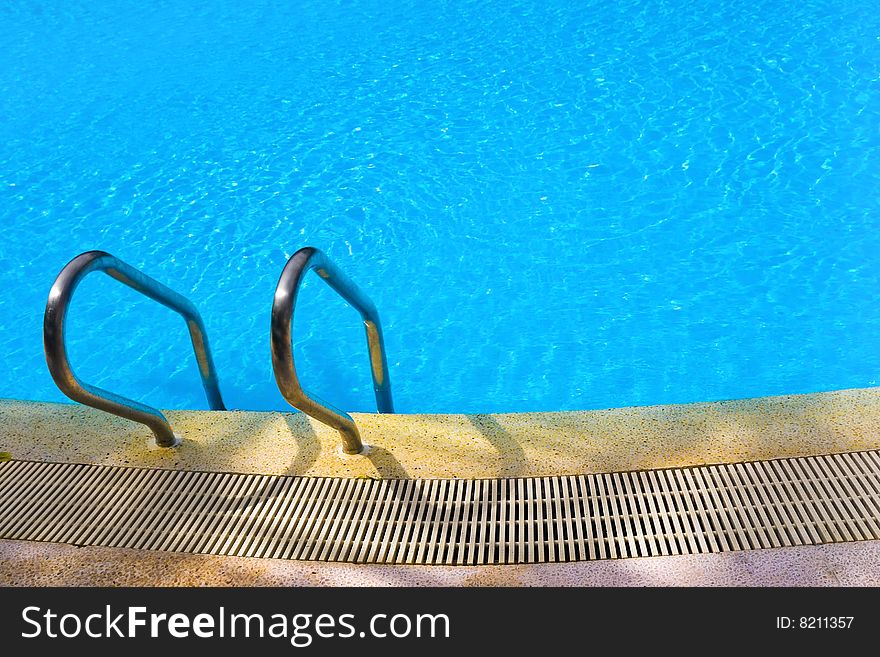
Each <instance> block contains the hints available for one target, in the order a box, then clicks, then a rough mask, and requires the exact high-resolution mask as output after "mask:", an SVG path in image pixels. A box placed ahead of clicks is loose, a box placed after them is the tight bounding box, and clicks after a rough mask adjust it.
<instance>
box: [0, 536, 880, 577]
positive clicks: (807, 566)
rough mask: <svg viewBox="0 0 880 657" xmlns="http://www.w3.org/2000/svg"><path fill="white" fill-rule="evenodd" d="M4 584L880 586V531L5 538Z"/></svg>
mask: <svg viewBox="0 0 880 657" xmlns="http://www.w3.org/2000/svg"><path fill="white" fill-rule="evenodd" d="M0 585H3V586H59V585H63V586H880V541H865V542H861V543H839V544H831V545H817V546H805V547H792V548H776V549H770V550H755V551H750V552H726V553H721V554H701V555H688V556H675V557H648V558H640V559H616V560H609V561H581V562H576V563H563V564H533V565H527V566H450V567H445V566H378V565H356V564H343V563H323V562H314V561H281V560H276V559H247V558H243V557H215V556H205V555H190V554H171V553H168V552H145V551H139V550H127V549H119V548H92V547H84V548H77V547H74V546H71V545H59V544H54V543H31V542H27V541H3V540H0Z"/></svg>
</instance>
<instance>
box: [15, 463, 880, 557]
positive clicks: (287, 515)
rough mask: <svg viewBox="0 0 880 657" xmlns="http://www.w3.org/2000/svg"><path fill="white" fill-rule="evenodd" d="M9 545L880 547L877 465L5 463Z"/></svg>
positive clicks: (543, 549) (335, 552)
mask: <svg viewBox="0 0 880 657" xmlns="http://www.w3.org/2000/svg"><path fill="white" fill-rule="evenodd" d="M0 508H2V514H0V538H6V539H23V540H32V541H54V542H61V543H71V544H74V545H93V546H106V547H126V548H138V549H145V550H164V551H173V552H189V553H200V554H220V555H237V556H245V557H265V558H275V559H310V560H319V561H348V562H358V563H413V564H467V565H476V564H512V563H539V562H550V561H576V560H586V559H615V558H623V557H637V556H651V555H669V554H695V553H706V552H726V551H730V550H750V549H758V548H769V547H781V546H790V545H808V544H818V543H832V542H840V541H859V540H866V539H880V453H878V452H877V451H866V452H852V453H847V454H835V455H830V456H815V457H803V458H789V459H778V460H770V461H757V462H751V463H734V464H728V465H710V466H699V467H692V468H672V469H666V470H649V471H639V472H615V473H609V474H598V475H579V476H557V477H540V478H528V479H491V480H490V479H480V480H462V479H454V480H444V479H413V480H368V479H333V478H304V477H285V476H265V475H246V474H229V473H213V472H185V471H174V470H148V469H141V468H125V467H111V466H97V465H76V464H64V463H43V462H34V461H10V462H6V463H0Z"/></svg>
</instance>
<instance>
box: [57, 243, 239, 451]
mask: <svg viewBox="0 0 880 657" xmlns="http://www.w3.org/2000/svg"><path fill="white" fill-rule="evenodd" d="M93 271H101V272H104V273H105V274H107V275H108V276H110V277H111V278H113V279H115V280H117V281H119V282H120V283H123V284H124V285H127V286H128V287H130V288H132V289H133V290H136V291H138V292H140V293H141V294H143V295H144V296H147V297H149V298H150V299H152V300H153V301H158V302H159V303H161V304H162V305H163V306H167V307H168V308H170V309H171V310H173V311H175V312H177V313H178V314H180V315H181V316H183V318H184V319H185V320H186V325H187V327H188V328H189V336H190V339H191V340H192V345H193V349H194V350H195V353H196V360H197V361H198V365H199V374H201V377H202V385H203V386H204V388H205V394H206V395H207V396H208V403H209V404H210V406H211V408H212V409H213V410H215V411H222V410H225V406H224V405H223V399H222V397H221V396H220V387H219V385H218V383H217V372H216V370H215V369H214V361H213V359H212V358H211V350H210V348H209V347H208V336H207V335H206V334H205V325H204V323H203V322H202V318H201V316H200V315H199V312H198V311H197V310H196V308H195V306H194V305H193V304H192V303H190V302H189V300H187V299H186V298H185V297H183V296H182V295H180V294H178V293H177V292H175V291H174V290H171V289H170V288H167V287H165V286H164V285H162V284H161V283H159V282H158V281H155V280H153V279H152V278H150V277H149V276H147V275H146V274H143V273H142V272H140V271H138V270H137V269H135V268H134V267H132V266H131V265H127V264H125V263H124V262H122V261H121V260H119V259H118V258H115V257H113V256H112V255H110V254H109V253H105V252H104V251H87V252H86V253H82V254H80V255H78V256H77V257H75V258H74V259H73V260H71V261H70V262H69V263H67V265H66V266H65V267H64V269H62V270H61V272H60V273H59V274H58V278H56V279H55V283H54V284H53V285H52V290H51V291H50V292H49V300H48V301H47V302H46V314H45V316H44V318H43V349H44V350H45V352H46V363H47V364H48V365H49V372H51V374H52V378H53V379H54V380H55V384H56V385H57V386H58V387H59V388H60V389H61V392H63V393H64V394H65V395H67V396H68V397H70V398H71V399H73V400H74V401H78V402H80V403H82V404H86V405H87V406H92V407H94V408H97V409H100V410H102V411H106V412H108V413H112V414H114V415H118V416H120V417H124V418H127V419H129V420H134V421H135V422H140V423H141V424H145V425H147V426H148V427H149V428H150V430H151V431H152V432H153V433H154V434H155V436H156V444H158V445H159V446H160V447H175V446H176V445H179V444H180V440H181V438H180V436H178V435H177V434H175V433H174V431H173V430H172V429H171V425H170V424H169V423H168V420H167V419H166V418H165V416H164V415H163V414H162V412H161V411H159V410H158V409H155V408H153V407H152V406H147V405H146V404H141V403H140V402H136V401H134V400H132V399H128V398H126V397H122V396H121V395H117V394H114V393H112V392H109V391H107V390H103V389H101V388H98V387H96V386H91V385H89V384H87V383H83V382H82V381H80V380H79V379H78V378H77V376H76V375H75V374H74V373H73V369H72V368H71V367H70V361H69V360H68V358H67V345H66V341H65V320H66V319H67V310H68V308H69V306H70V301H71V299H72V298H73V293H74V291H75V290H76V287H77V286H78V285H79V284H80V282H81V281H82V279H83V278H85V277H86V276H88V275H89V274H90V273H92V272H93Z"/></svg>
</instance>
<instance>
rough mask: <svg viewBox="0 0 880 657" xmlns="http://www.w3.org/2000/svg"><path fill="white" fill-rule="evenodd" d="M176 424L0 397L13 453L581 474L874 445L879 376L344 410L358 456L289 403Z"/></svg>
mask: <svg viewBox="0 0 880 657" xmlns="http://www.w3.org/2000/svg"><path fill="white" fill-rule="evenodd" d="M168 417H169V419H170V420H171V422H172V425H173V426H174V428H175V430H176V431H178V432H180V433H182V434H183V435H184V437H185V442H184V444H183V445H182V446H181V447H180V448H177V449H173V450H169V449H159V448H156V447H155V446H154V444H153V441H152V436H151V435H150V433H149V431H147V430H146V429H145V428H144V427H143V426H141V425H139V424H136V423H134V422H129V421H127V420H123V419H120V418H116V417H114V416H111V415H108V414H106V413H101V412H99V411H96V410H93V409H90V408H87V407H83V406H79V405H69V404H47V403H35V402H21V401H14V400H6V401H0V452H11V454H12V456H13V458H17V459H32V460H47V461H65V462H76V463H100V464H108V465H136V466H146V467H163V468H178V469H197V470H219V471H228V472H256V473H262V474H293V475H311V476H343V477H350V476H369V477H384V478H406V477H459V478H464V477H467V478H478V477H512V476H545V475H554V474H586V473H594V472H610V471H619V470H637V469H646V468H663V467H674V466H684V465H698V464H705V463H724V462H733V461H745V460H755V459H764V458H772V457H780V456H804V455H810V454H828V453H834V452H842V451H853V450H862V449H875V448H880V388H866V389H855V390H840V391H835V392H828V393H819V394H811V395H789V396H781V397H765V398H760V399H746V400H737V401H726V402H712V403H700V404H684V405H674V406H648V407H636V408H619V409H610V410H602V411H585V412H564V413H522V414H501V415H376V414H363V413H359V414H354V417H355V420H356V421H357V423H358V426H359V427H360V429H361V432H362V434H363V437H364V440H365V442H367V443H368V444H370V445H371V446H372V449H371V451H370V453H369V454H368V455H367V456H352V457H347V456H343V455H341V454H340V451H339V445H340V441H339V436H338V434H337V433H336V432H335V431H334V430H332V429H330V428H328V427H325V426H323V425H321V424H320V423H317V422H313V421H312V420H311V419H310V418H308V417H306V416H304V415H302V414H299V413H257V412H243V411H228V412H217V411H202V412H199V411H169V412H168Z"/></svg>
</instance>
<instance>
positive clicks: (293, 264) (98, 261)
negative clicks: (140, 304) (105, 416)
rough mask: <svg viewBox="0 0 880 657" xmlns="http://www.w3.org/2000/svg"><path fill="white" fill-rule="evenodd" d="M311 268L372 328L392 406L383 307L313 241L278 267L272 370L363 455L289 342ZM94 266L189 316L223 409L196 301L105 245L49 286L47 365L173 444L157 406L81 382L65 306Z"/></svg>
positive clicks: (377, 378)
mask: <svg viewBox="0 0 880 657" xmlns="http://www.w3.org/2000/svg"><path fill="white" fill-rule="evenodd" d="M312 270H314V271H315V272H316V273H317V274H318V276H319V277H320V278H321V279H322V280H323V281H325V282H326V283H327V284H328V285H329V286H330V287H331V288H333V290H335V291H336V292H337V293H338V294H339V295H340V296H341V297H342V298H343V299H345V300H346V301H347V302H348V303H349V304H351V305H352V306H353V307H354V308H355V309H356V310H357V311H358V312H359V313H360V315H361V317H362V319H363V322H364V328H365V330H366V335H367V347H368V349H369V354H370V372H371V374H372V378H373V388H374V391H375V393H376V405H377V407H378V410H379V412H380V413H393V412H394V405H393V402H392V399H391V382H390V380H389V377H388V362H387V359H386V356H385V342H384V338H383V335H382V324H381V322H380V321H379V313H378V311H377V310H376V307H375V305H373V303H372V301H370V299H369V298H368V297H367V296H366V295H365V294H364V293H363V292H362V291H361V290H360V289H359V288H358V287H357V286H356V285H355V284H354V283H353V282H352V281H351V280H350V279H349V278H348V277H347V276H345V274H343V273H342V271H340V270H339V269H338V268H337V267H336V265H334V264H333V262H332V261H330V259H329V258H327V256H326V255H325V254H324V253H322V252H321V251H320V250H318V249H316V248H313V247H305V248H303V249H300V250H299V251H297V252H296V253H294V254H293V256H291V258H290V259H289V260H288V261H287V264H286V265H285V267H284V270H283V271H282V272H281V278H280V280H279V281H278V286H277V287H276V289H275V297H274V301H273V303H272V327H271V347H272V369H273V371H274V373H275V382H276V383H277V384H278V388H279V390H280V391H281V394H282V395H283V396H284V398H285V399H286V400H287V401H288V402H289V403H290V404H291V405H292V406H293V407H295V408H297V409H299V410H300V411H302V412H303V413H306V414H307V415H309V416H311V417H313V418H315V419H316V420H318V421H320V422H323V423H324V424H327V425H329V426H331V427H333V428H334V429H336V430H337V431H339V433H340V435H341V437H342V448H343V451H344V452H346V453H347V454H359V453H361V452H362V451H363V449H364V445H363V441H362V440H361V436H360V432H359V431H358V428H357V425H356V424H355V422H354V419H352V417H351V416H350V415H349V414H348V413H346V412H345V411H342V410H340V409H338V408H336V407H334V406H332V405H331V404H328V403H327V402H325V401H322V400H321V399H319V398H318V397H317V396H315V395H312V394H310V393H309V392H307V391H306V390H304V389H303V387H302V386H301V385H300V382H299V377H298V376H297V372H296V365H295V362H294V358H293V348H292V346H291V345H292V335H291V333H292V325H293V314H294V311H295V310H296V300H297V296H298V294H299V289H300V287H301V286H302V282H303V279H304V277H305V275H306V274H307V273H308V272H309V271H312ZM94 271H100V272H103V273H105V274H107V275H108V276H110V277H111V278H113V279H114V280H117V281H119V282H120V283H123V284H124V285H127V286H128V287H130V288H132V289H133V290H136V291H138V292H140V293H141V294H143V295H144V296H146V297H148V298H150V299H152V300H154V301H157V302H158V303H161V304H162V305H163V306H166V307H168V308H170V309H171V310H174V311H175V312H177V313H178V314H179V315H181V316H182V317H183V318H184V320H186V325H187V328H188V329H189V334H190V340H191V341H192V345H193V350H194V351H195V354H196V361H197V363H198V367H199V374H200V375H201V379H202V386H203V387H204V389H205V394H206V395H207V398H208V404H209V406H210V407H211V409H212V410H215V411H222V410H225V409H226V407H225V405H224V403H223V398H222V396H221V394H220V386H219V383H218V378H217V371H216V369H215V367H214V360H213V358H212V356H211V348H210V346H209V344H208V336H207V334H206V332H205V325H204V323H203V322H202V318H201V315H199V312H198V310H196V307H195V306H194V305H193V304H192V303H191V302H190V301H189V300H188V299H186V298H185V297H184V296H182V295H181V294H178V293H177V292H175V291H174V290H172V289H170V288H168V287H166V286H164V285H162V283H159V282H158V281H156V280H154V279H153V278H150V277H149V276H147V275H146V274H144V273H143V272H141V271H140V270H138V269H136V268H135V267H132V266H131V265H128V264H126V263H124V262H123V261H121V260H119V259H118V258H116V257H114V256H112V255H110V254H109V253H106V252H104V251H87V252H86V253H82V254H80V255H78V256H77V257H75V258H74V259H73V260H71V261H70V262H69V263H67V265H66V266H65V267H64V269H62V270H61V272H60V273H59V274H58V277H57V278H56V279H55V283H54V284H53V285H52V289H51V291H50V292H49V300H48V302H47V303H46V313H45V315H44V318H43V348H44V351H45V354H46V363H47V364H48V366H49V372H50V373H51V374H52V378H53V380H54V381H55V384H56V385H57V386H58V388H59V389H60V390H61V392H63V393H64V394H65V395H67V396H68V397H69V398H71V399H73V400H74V401H77V402H80V403H82V404H85V405H87V406H91V407H93V408H97V409H99V410H102V411H106V412H107V413H112V414H113V415H118V416H119V417H123V418H126V419H129V420H134V421H135V422H140V423H141V424H144V425H146V426H147V427H148V428H149V429H150V431H152V432H153V434H154V436H155V438H156V444H157V445H159V446H160V447H175V446H177V445H179V444H180V443H181V440H182V439H181V437H180V435H179V434H176V433H175V432H174V430H173V429H172V428H171V424H170V423H169V422H168V419H167V418H166V417H165V415H164V414H163V413H162V412H161V411H160V410H158V409H156V408H153V407H152V406H148V405H146V404H142V403H140V402H137V401H134V400H133V399H128V398H127V397H123V396H122V395H117V394H115V393H113V392H110V391H108V390H104V389H102V388H98V387H97V386H92V385H90V384H88V383H84V382H83V381H81V380H80V379H79V378H78V377H77V376H76V375H75V374H74V372H73V368H72V367H71V365H70V360H69V358H68V354H67V343H66V331H65V327H66V319H67V311H68V309H69V306H70V302H71V299H72V298H73V294H74V292H75V290H76V288H77V286H78V285H79V284H80V282H81V281H82V280H83V279H84V278H85V277H86V276H87V275H88V274H90V273H92V272H94Z"/></svg>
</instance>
